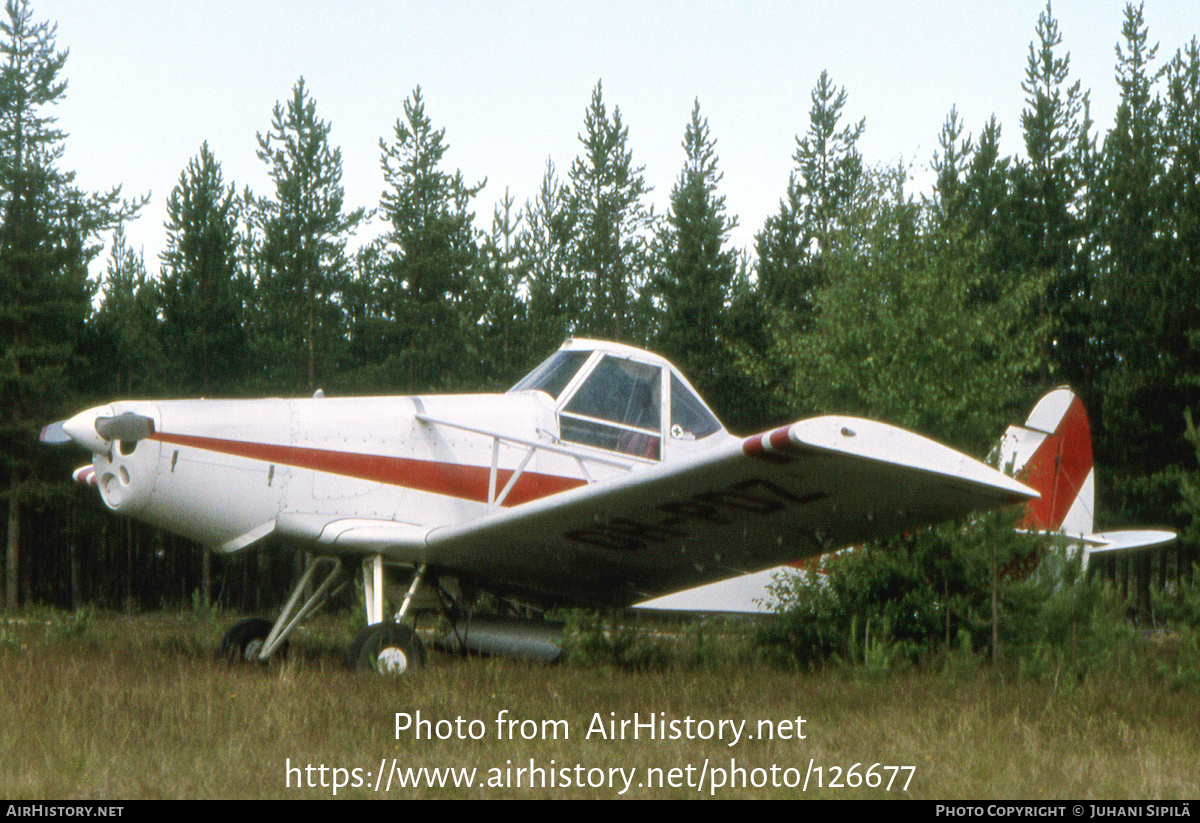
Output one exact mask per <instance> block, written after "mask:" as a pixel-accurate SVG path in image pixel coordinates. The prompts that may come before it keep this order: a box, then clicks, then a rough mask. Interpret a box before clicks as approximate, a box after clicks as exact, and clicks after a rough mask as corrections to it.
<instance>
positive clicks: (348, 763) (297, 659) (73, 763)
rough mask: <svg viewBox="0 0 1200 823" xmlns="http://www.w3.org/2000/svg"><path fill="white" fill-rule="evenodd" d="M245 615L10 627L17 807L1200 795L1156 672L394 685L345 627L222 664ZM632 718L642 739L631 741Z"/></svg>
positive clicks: (543, 671)
mask: <svg viewBox="0 0 1200 823" xmlns="http://www.w3.org/2000/svg"><path fill="white" fill-rule="evenodd" d="M230 622H232V618H228V619H227V618H225V617H221V618H219V619H212V618H204V617H197V616H194V615H192V614H183V615H179V614H170V613H159V614H144V615H135V616H133V617H124V616H119V615H115V614H99V615H96V616H95V617H94V618H86V619H76V618H74V617H72V616H69V615H61V614H57V615H56V614H53V613H50V612H35V611H31V612H29V613H10V614H8V615H3V614H0V796H4V797H7V798H9V799H14V800H15V799H71V798H98V799H135V798H281V797H282V798H327V797H332V796H334V783H335V782H336V783H339V784H340V785H339V786H338V787H337V796H338V797H390V798H402V797H403V798H407V797H474V798H479V797H487V798H509V797H549V798H567V797H604V798H609V797H619V796H624V797H680V798H683V797H707V796H710V795H714V796H717V797H722V798H732V797H756V798H757V797H800V796H805V797H826V798H859V797H876V798H878V797H895V798H946V799H982V798H995V799H1039V800H1040V799H1051V798H1070V799H1087V798H1109V799H1185V798H1195V797H1197V796H1200V773H1198V770H1197V762H1198V757H1200V722H1198V718H1200V694H1198V693H1197V690H1196V689H1194V688H1192V689H1181V690H1178V691H1171V690H1169V689H1168V688H1167V687H1165V686H1163V685H1155V684H1154V683H1153V679H1152V678H1146V679H1145V680H1144V681H1143V680H1138V679H1133V680H1130V679H1129V678H1123V679H1120V680H1111V681H1107V682H1104V679H1103V678H1093V680H1092V681H1089V682H1084V683H1082V684H1070V686H1069V687H1068V686H1067V685H1066V684H1064V683H1062V682H1059V683H1039V682H1034V681H1032V680H1030V679H1027V678H1022V677H1018V676H1013V675H1011V674H1009V675H1005V676H1002V675H1001V674H999V673H998V672H996V671H995V670H992V669H990V668H986V667H985V668H983V669H982V670H980V671H976V672H973V673H960V674H955V675H949V674H945V673H943V672H938V671H916V670H901V671H893V672H890V673H888V674H886V675H884V676H882V677H868V676H866V675H865V674H863V673H862V672H861V671H858V670H853V669H852V670H841V669H833V670H827V671H825V672H822V673H818V674H800V673H791V672H782V671H778V670H776V669H772V668H770V667H768V666H766V665H765V664H762V663H757V662H754V660H753V656H752V655H750V654H730V655H726V656H724V657H722V658H720V659H718V660H717V661H716V662H714V663H713V664H711V665H710V666H708V667H704V668H697V667H691V666H681V665H670V664H669V663H668V664H666V665H663V666H661V667H659V669H658V670H656V671H649V672H630V671H625V670H621V669H614V668H612V667H607V666H591V667H581V666H570V665H559V666H547V665H534V664H522V663H518V662H511V661H503V660H478V659H475V660H459V659H452V658H449V657H446V656H444V655H436V654H433V655H431V656H430V663H429V665H428V666H427V667H426V668H425V669H424V670H422V671H421V672H419V673H418V674H416V675H415V676H410V677H405V678H399V679H391V678H384V677H379V676H374V675H368V674H362V673H356V672H351V671H348V670H346V669H345V668H344V667H343V662H342V658H343V654H344V648H345V645H346V643H347V642H348V640H349V636H350V633H351V631H352V629H351V623H350V620H349V619H348V618H337V617H327V618H323V619H322V620H319V621H317V622H316V623H315V624H313V626H311V627H309V628H306V629H304V630H303V632H302V634H300V635H298V637H297V639H296V641H295V642H294V644H293V649H292V653H291V654H290V655H289V658H288V659H287V661H286V662H283V663H276V664H273V665H271V666H266V667H257V666H246V665H239V666H230V665H229V664H226V663H224V662H222V661H218V660H216V659H215V655H214V650H215V648H216V646H217V643H218V642H219V638H220V635H221V632H222V630H223V629H224V628H225V626H226V625H227V624H228V623H230ZM723 642H728V643H744V642H746V641H745V640H744V639H738V638H733V639H731V640H727V641H723ZM418 712H419V713H420V720H422V721H426V723H424V724H421V725H420V730H421V732H422V734H421V737H422V738H426V739H420V740H418V739H417V734H416V733H415V728H416V720H417V713H418ZM397 713H400V714H401V715H402V725H405V723H407V725H408V726H409V728H407V729H405V730H404V731H401V732H400V733H399V736H397V731H396V727H397V718H396V715H397ZM635 714H636V715H637V720H639V721H641V722H642V723H643V724H645V723H646V722H647V720H653V721H655V728H654V732H655V737H656V738H658V739H648V737H649V731H648V727H647V726H645V725H643V726H642V727H640V729H639V731H638V737H639V739H636V740H635V739H632V738H633V733H634V727H633V725H632V721H633V720H634V719H635ZM405 716H406V717H407V718H408V720H407V721H404V719H403V718H404V717H405ZM801 717H802V718H803V720H804V722H803V723H797V722H796V721H797V719H798V718H801ZM498 718H499V719H500V720H501V722H500V723H497V719H498ZM689 718H690V719H691V722H690V723H689V722H688V719H689ZM459 719H461V720H460V722H457V723H456V722H455V721H456V720H459ZM621 720H627V721H630V723H627V724H626V735H625V739H619V737H618V739H612V738H611V737H609V736H608V735H607V732H609V730H610V729H611V728H613V727H610V726H609V725H608V724H609V721H617V726H616V727H615V730H616V731H617V732H618V733H619V732H620V724H619V721H621ZM438 721H443V722H441V723H439V722H438ZM509 721H514V722H509ZM527 721H531V722H527ZM721 721H725V722H724V723H722V722H721ZM743 721H745V722H744V724H743V723H742V722H743ZM760 721H762V722H760ZM597 723H601V724H603V727H604V731H605V733H606V734H605V735H603V736H602V735H601V734H600V733H599V732H598V730H597V728H598V727H597ZM709 724H711V725H709ZM739 724H742V725H739ZM589 730H590V731H591V734H590V735H589ZM663 732H665V736H666V737H667V738H668V739H661V736H660V733H663ZM768 732H770V733H772V734H773V735H774V736H775V739H764V738H765V737H766V736H767V734H768ZM735 734H737V735H739V737H738V739H737V740H736V741H734V740H733V739H732V736H733V735H735ZM800 734H803V735H804V737H803V739H800V738H799V735H800ZM439 736H441V737H445V738H446V739H437V738H438V737H439ZM472 736H475V737H477V738H478V739H472ZM429 737H433V738H434V739H428V738H429ZM702 737H708V738H710V739H701V738H702ZM751 737H752V738H753V739H750V738H751ZM511 738H515V739H511ZM525 738H528V739H525ZM855 764H859V765H858V766H857V767H855V768H852V767H854V765H855ZM875 764H879V765H878V766H875ZM531 766H532V771H531V770H530V769H531ZM873 766H874V768H872V767H873ZM322 767H324V768H323V769H322ZM889 767H911V768H889ZM409 768H411V769H413V770H419V769H421V768H425V769H426V770H429V769H455V770H463V769H465V770H467V771H466V775H468V776H470V777H472V783H473V785H472V786H470V787H469V788H468V787H464V786H458V787H455V786H454V780H453V776H451V777H449V778H448V773H445V772H443V773H439V774H438V775H431V774H430V772H428V771H426V772H424V773H417V774H415V777H416V779H417V780H418V781H419V782H420V783H421V785H418V786H406V787H401V786H399V785H398V783H399V782H400V779H401V778H402V777H405V776H406V775H407V774H408V773H407V772H406V771H405V770H407V769H409ZM289 769H290V771H289ZM356 769H357V770H358V771H357V772H356V771H354V770H356ZM472 769H473V770H474V773H473V774H472V773H471V772H470V770H472ZM381 774H383V775H385V777H383V778H381V777H380V775H381ZM454 774H455V775H457V776H458V778H459V780H460V781H461V780H462V779H463V776H464V773H463V772H455V773H454ZM389 777H390V779H391V783H392V785H391V787H390V788H386V780H387V779H388V778H389ZM438 779H442V780H448V783H449V785H448V786H445V787H437V786H431V785H429V784H430V783H431V782H433V783H436V782H437V781H438ZM531 779H532V781H533V783H534V785H533V787H530V781H531ZM806 779H807V781H808V786H807V789H802V787H801V786H800V785H797V784H802V783H803V782H804V781H805V780H806ZM377 780H378V781H379V783H380V788H379V789H378V790H376V788H375V783H376V781H377ZM518 781H520V786H519V787H518V785H517V783H518ZM289 782H290V784H291V785H290V786H289V785H288V784H289ZM889 782H890V784H891V785H890V789H889V786H888V784H889ZM355 783H357V784H358V785H357V786H356V785H354V784H355ZM489 783H490V784H492V785H489ZM789 784H790V785H789ZM872 784H876V785H872Z"/></svg>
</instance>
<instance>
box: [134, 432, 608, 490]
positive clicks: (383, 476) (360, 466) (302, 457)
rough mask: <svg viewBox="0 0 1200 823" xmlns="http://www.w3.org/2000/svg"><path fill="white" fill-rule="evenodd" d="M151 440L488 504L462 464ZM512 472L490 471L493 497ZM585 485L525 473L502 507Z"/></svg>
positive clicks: (481, 474) (482, 473)
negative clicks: (492, 476)
mask: <svg viewBox="0 0 1200 823" xmlns="http://www.w3.org/2000/svg"><path fill="white" fill-rule="evenodd" d="M151 439H153V440H160V441H162V442H163V443H171V444H173V445H176V446H190V447H192V448H196V449H204V450H205V451H213V452H219V453H221V454H231V455H234V456H237V457H246V458H249V459H251V460H261V461H263V462H264V463H279V464H283V465H285V466H295V467H297V468H302V469H312V470H313V471H320V472H327V473H329V474H337V475H341V476H343V477H355V478H358V479H359V480H373V481H376V482H379V483H388V484H390V485H393V486H403V487H404V488H407V489H416V490H418V491H425V492H432V493H434V494H444V495H448V496H450V497H457V498H460V499H463V500H472V501H476V502H479V503H486V502H487V501H488V485H489V477H490V474H491V471H490V469H489V468H488V467H486V466H464V465H456V464H453V463H439V462H437V461H434V460H416V459H413V458H408V457H387V456H384V455H378V454H360V453H358V452H339V451H328V450H325V449H311V448H305V447H301V446H278V445H273V444H271V443H251V442H247V441H244V440H222V439H219V438H215V437H197V436H194V435H189V434H168V433H165V432H161V433H155V434H153V435H151ZM512 474H513V473H512V471H511V470H509V469H500V470H498V471H497V472H496V493H497V494H499V493H500V491H501V490H502V489H503V488H504V486H505V485H506V484H507V483H508V481H509V479H510V478H511V477H512ZM586 482H587V481H585V480H582V479H579V478H574V477H560V476H558V475H553V474H538V473H536V472H530V471H526V472H522V473H521V476H520V477H519V478H517V482H516V483H515V484H514V485H513V487H512V489H511V490H510V491H509V493H508V496H507V497H505V498H504V504H503V505H504V506H518V505H520V504H521V503H527V502H529V501H530V500H537V499H538V498H541V497H546V496H548V495H551V494H558V493H559V492H563V491H567V490H568V489H574V488H576V487H578V486H582V485H584V484H585V483H586Z"/></svg>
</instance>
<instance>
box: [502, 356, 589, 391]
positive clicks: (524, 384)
mask: <svg viewBox="0 0 1200 823" xmlns="http://www.w3.org/2000/svg"><path fill="white" fill-rule="evenodd" d="M591 354H592V353H591V352H589V351H560V352H555V353H554V354H553V355H551V357H550V358H549V359H548V360H545V361H543V362H542V364H541V365H540V366H538V367H537V368H536V369H534V370H533V371H531V372H530V373H529V374H527V375H525V377H523V378H522V379H521V382H520V383H518V384H517V385H515V386H513V387H512V389H511V391H531V390H537V391H544V392H545V393H546V394H548V395H550V396H551V397H553V398H554V399H555V400H557V399H558V396H559V395H560V394H562V390H563V389H565V388H566V387H567V384H568V383H570V382H571V378H572V377H574V376H575V374H576V373H577V372H578V371H579V368H580V367H581V366H582V365H583V364H584V362H585V361H586V360H587V359H588V357H590V356H591Z"/></svg>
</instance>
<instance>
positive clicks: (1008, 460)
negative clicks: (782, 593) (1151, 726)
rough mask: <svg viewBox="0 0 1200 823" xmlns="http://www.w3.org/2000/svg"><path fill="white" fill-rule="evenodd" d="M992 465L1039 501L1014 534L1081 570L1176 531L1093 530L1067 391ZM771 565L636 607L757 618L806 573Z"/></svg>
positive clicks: (1080, 412)
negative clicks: (1034, 537) (1046, 542)
mask: <svg viewBox="0 0 1200 823" xmlns="http://www.w3.org/2000/svg"><path fill="white" fill-rule="evenodd" d="M994 459H995V461H996V462H997V463H998V465H1000V466H1002V467H1003V468H1004V470H1005V472H1006V473H1008V474H1010V475H1016V476H1020V477H1021V478H1022V479H1023V480H1024V481H1025V482H1026V483H1028V484H1029V486H1030V487H1032V488H1033V489H1034V491H1036V492H1037V493H1038V494H1039V495H1040V496H1039V497H1037V498H1035V499H1033V500H1030V501H1029V502H1028V503H1026V504H1025V515H1024V517H1023V518H1022V519H1021V522H1020V523H1019V524H1018V528H1020V529H1023V530H1028V531H1034V532H1041V533H1043V534H1046V535H1047V536H1053V537H1055V538H1057V539H1056V540H1054V541H1052V542H1053V544H1056V545H1065V547H1066V548H1067V549H1068V550H1071V551H1075V552H1078V553H1079V556H1080V562H1081V571H1082V572H1083V573H1086V572H1087V568H1088V562H1089V560H1090V559H1091V557H1092V556H1093V555H1097V554H1106V553H1121V552H1130V551H1136V550H1139V549H1152V548H1160V547H1162V546H1166V545H1169V544H1170V543H1173V542H1174V541H1175V539H1176V534H1175V532H1172V531H1164V530H1157V529H1126V530H1122V531H1110V532H1096V531H1095V517H1094V512H1095V508H1096V506H1095V502H1096V500H1095V498H1096V469H1095V466H1094V465H1093V461H1092V430H1091V426H1089V425H1088V417H1087V409H1086V408H1084V405H1083V401H1082V400H1080V399H1079V398H1078V397H1077V396H1076V395H1075V393H1074V392H1073V391H1071V389H1070V388H1069V387H1067V386H1059V387H1058V388H1056V389H1053V390H1051V391H1050V392H1048V393H1047V394H1046V395H1044V396H1043V397H1042V398H1041V399H1040V400H1039V401H1038V402H1037V404H1036V405H1035V406H1034V407H1033V411H1032V412H1030V413H1029V418H1028V419H1027V420H1026V421H1025V425H1024V426H1009V427H1008V429H1007V430H1006V431H1005V432H1004V434H1003V435H1002V436H1001V438H1000V442H999V443H998V444H997V445H996V450H995V452H994ZM807 565H808V563H806V562H804V561H802V562H800V563H798V564H795V565H793V564H789V565H785V566H777V567H775V568H772V569H767V570H765V571H762V572H757V573H754V574H747V575H743V576H740V577H734V578H730V579H728V580H723V581H719V582H716V583H709V584H706V585H703V586H697V587H695V588H691V589H686V590H684V591H680V592H674V593H672V594H668V595H665V596H663V597H656V598H653V599H651V600H648V601H646V602H643V603H639V604H637V607H638V608H642V609H654V610H661V611H690V612H732V613H741V614H759V613H766V612H770V611H773V610H774V607H775V605H776V603H775V599H774V595H773V594H772V592H771V587H772V586H773V585H786V582H787V579H788V577H789V576H791V575H795V574H799V573H801V571H800V569H801V568H805V567H807Z"/></svg>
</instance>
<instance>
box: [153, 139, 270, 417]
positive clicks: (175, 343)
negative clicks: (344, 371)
mask: <svg viewBox="0 0 1200 823" xmlns="http://www.w3.org/2000/svg"><path fill="white" fill-rule="evenodd" d="M238 210H239V204H238V201H237V197H236V195H235V188H234V186H233V185H232V184H230V185H229V186H228V187H227V186H226V185H225V182H224V176H223V175H222V173H221V165H220V163H218V162H217V161H216V159H215V158H214V157H213V155H212V152H211V151H210V150H209V148H208V143H204V144H203V145H202V146H201V147H200V154H199V155H198V156H196V157H194V158H192V160H190V161H189V162H188V165H187V168H186V169H185V170H184V171H183V172H182V173H181V174H180V176H179V182H178V183H177V184H176V185H175V188H174V189H173V190H172V191H171V194H170V196H169V197H168V198H167V221H166V224H165V228H166V230H167V248H166V251H164V252H163V253H162V264H163V274H162V296H163V327H164V328H163V334H164V345H165V347H166V349H167V354H168V358H169V359H170V362H171V363H172V364H173V369H174V371H175V374H176V375H177V378H176V379H177V380H178V381H179V382H178V384H177V385H176V386H175V387H174V388H175V389H176V390H177V391H184V392H187V393H199V394H201V395H203V396H205V397H211V396H213V394H214V392H221V393H228V392H231V391H234V390H235V389H236V388H237V387H238V385H239V384H240V381H241V380H242V378H243V377H244V376H245V375H246V372H247V365H248V363H249V350H248V347H247V343H246V332H245V328H244V326H243V322H242V316H243V298H242V295H241V294H240V293H239V287H238V272H239V268H238V247H239V238H238V232H237V218H238Z"/></svg>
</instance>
